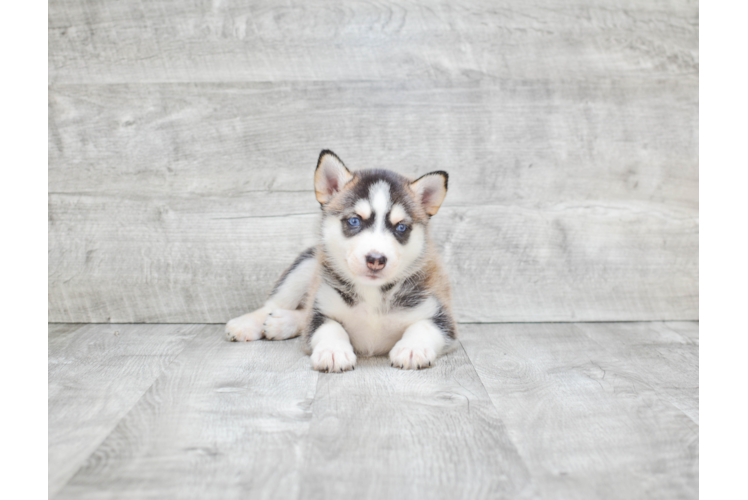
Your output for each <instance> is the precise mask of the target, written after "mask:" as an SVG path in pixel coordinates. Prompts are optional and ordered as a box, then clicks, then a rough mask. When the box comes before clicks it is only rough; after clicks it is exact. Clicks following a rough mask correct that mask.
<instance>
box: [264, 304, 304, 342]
mask: <svg viewBox="0 0 748 500" xmlns="http://www.w3.org/2000/svg"><path fill="white" fill-rule="evenodd" d="M263 331H264V332H265V338H266V339H269V340H285V339H290V338H291V337H296V336H297V335H298V334H299V322H298V313H296V311H289V310H287V309H274V310H273V312H271V313H270V314H268V317H267V318H265V324H264V325H263Z"/></svg>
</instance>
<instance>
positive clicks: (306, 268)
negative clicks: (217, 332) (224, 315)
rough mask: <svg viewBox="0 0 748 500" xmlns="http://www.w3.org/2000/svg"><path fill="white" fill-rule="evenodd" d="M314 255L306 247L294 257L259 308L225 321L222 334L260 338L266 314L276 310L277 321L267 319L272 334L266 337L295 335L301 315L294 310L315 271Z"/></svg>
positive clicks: (266, 317)
mask: <svg viewBox="0 0 748 500" xmlns="http://www.w3.org/2000/svg"><path fill="white" fill-rule="evenodd" d="M314 254H315V249H314V248H309V249H307V250H306V251H304V252H303V253H302V254H301V255H299V256H298V257H297V258H296V260H295V261H294V263H293V264H291V267H289V268H288V269H286V271H285V272H284V273H283V275H281V277H280V279H279V280H278V282H277V283H276V284H275V287H274V288H273V291H272V292H271V293H270V297H268V300H267V301H266V302H265V304H264V305H263V306H262V307H261V308H259V309H257V310H256V311H252V312H251V313H248V314H245V315H244V316H239V317H238V318H234V319H232V320H231V321H229V322H228V323H226V337H228V339H229V340H231V341H233V342H236V341H250V340H257V339H261V338H262V337H263V336H265V334H264V333H263V326H265V321H266V320H267V319H268V315H269V314H270V313H273V316H275V315H276V311H277V315H278V318H279V321H272V322H271V325H270V329H271V330H272V334H271V335H272V336H268V338H270V339H273V340H275V339H287V338H291V337H295V336H297V335H298V334H299V331H300V327H301V322H302V321H303V318H302V317H301V314H297V312H296V309H297V308H298V307H299V305H300V304H301V301H302V300H303V299H304V297H305V295H306V293H307V291H308V289H309V285H310V284H311V282H312V277H313V276H314V273H315V272H316V268H317V259H315V258H314Z"/></svg>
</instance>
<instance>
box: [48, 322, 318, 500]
mask: <svg viewBox="0 0 748 500" xmlns="http://www.w3.org/2000/svg"><path fill="white" fill-rule="evenodd" d="M316 384H317V372H315V371H313V370H311V368H310V366H309V361H308V356H306V355H304V353H303V352H302V349H301V347H300V343H299V339H295V340H293V341H288V342H267V341H266V342H252V343H240V344H237V343H231V342H227V341H226V340H225V336H224V334H223V329H222V328H221V327H219V326H206V325H202V326H201V327H200V329H199V332H198V334H197V335H196V336H195V338H194V340H193V342H191V343H190V344H189V345H188V346H187V347H186V348H185V350H184V351H183V352H182V355H181V356H180V357H179V358H178V359H176V360H175V361H174V362H173V363H172V364H171V365H170V366H169V368H168V369H167V370H166V372H165V373H164V374H163V375H162V376H161V377H160V378H159V379H158V380H157V381H156V382H155V383H154V384H153V385H152V386H151V387H150V388H149V389H148V391H147V392H146V393H145V394H143V396H142V397H141V398H140V400H139V401H138V402H137V404H136V405H134V406H133V407H132V409H131V410H130V411H129V413H128V414H127V415H126V416H125V418H122V419H121V420H120V421H119V422H118V423H117V425H116V427H115V428H114V429H113V431H112V432H111V434H110V435H109V436H108V437H107V439H106V440H104V441H103V442H102V443H101V445H100V446H99V447H98V449H97V450H96V451H95V453H93V454H92V455H91V456H90V457H89V458H88V460H87V461H86V463H85V465H84V466H83V467H82V468H81V469H80V470H79V471H78V473H77V474H76V475H75V476H74V477H73V478H72V479H71V480H70V481H69V482H68V483H67V484H66V485H65V487H64V488H63V489H62V490H61V491H60V493H59V494H58V495H57V497H55V498H60V499H64V498H72V499H84V498H103V497H112V496H114V497H116V498H138V499H140V498H216V499H232V498H253V499H254V498H258V499H263V498H268V499H269V498H297V497H298V495H299V491H300V490H299V477H300V471H301V468H302V467H301V466H302V464H303V462H304V457H303V454H302V451H303V443H304V439H303V438H304V436H305V435H306V434H307V433H308V429H309V423H310V420H311V411H310V407H311V404H312V399H313V397H314V393H315V387H316Z"/></svg>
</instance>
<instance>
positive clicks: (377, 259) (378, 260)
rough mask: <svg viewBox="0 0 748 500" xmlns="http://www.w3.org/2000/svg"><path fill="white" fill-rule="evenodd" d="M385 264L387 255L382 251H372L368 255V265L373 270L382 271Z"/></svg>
mask: <svg viewBox="0 0 748 500" xmlns="http://www.w3.org/2000/svg"><path fill="white" fill-rule="evenodd" d="M385 264H387V257H385V256H384V255H382V254H381V253H374V252H372V253H370V254H369V255H367V256H366V267H368V268H369V269H371V270H373V271H381V270H382V269H384V265H385Z"/></svg>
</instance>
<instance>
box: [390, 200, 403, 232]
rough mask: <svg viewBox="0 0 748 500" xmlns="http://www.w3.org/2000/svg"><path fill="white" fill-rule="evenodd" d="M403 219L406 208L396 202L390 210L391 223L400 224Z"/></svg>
mask: <svg viewBox="0 0 748 500" xmlns="http://www.w3.org/2000/svg"><path fill="white" fill-rule="evenodd" d="M403 219H405V209H404V208H403V206H402V205H400V204H399V203H396V204H395V206H393V207H392V210H390V224H392V225H393V226H394V225H395V224H399V223H400V222H401V221H402V220H403Z"/></svg>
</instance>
